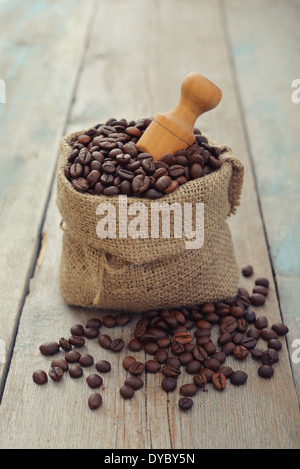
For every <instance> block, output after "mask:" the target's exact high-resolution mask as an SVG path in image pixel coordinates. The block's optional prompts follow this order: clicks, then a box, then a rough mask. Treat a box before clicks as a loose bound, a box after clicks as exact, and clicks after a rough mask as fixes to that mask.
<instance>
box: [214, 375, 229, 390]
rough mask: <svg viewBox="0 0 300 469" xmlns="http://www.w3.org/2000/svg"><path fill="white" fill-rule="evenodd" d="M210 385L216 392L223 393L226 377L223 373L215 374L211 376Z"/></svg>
mask: <svg viewBox="0 0 300 469" xmlns="http://www.w3.org/2000/svg"><path fill="white" fill-rule="evenodd" d="M211 380H212V383H213V385H214V387H215V388H216V389H217V390H218V391H223V389H225V387H226V376H225V375H223V373H220V372H219V373H215V374H214V375H212V378H211Z"/></svg>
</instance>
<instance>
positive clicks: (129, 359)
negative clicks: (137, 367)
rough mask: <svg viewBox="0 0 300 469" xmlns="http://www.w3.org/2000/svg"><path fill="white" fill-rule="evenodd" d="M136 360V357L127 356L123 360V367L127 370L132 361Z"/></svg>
mask: <svg viewBox="0 0 300 469" xmlns="http://www.w3.org/2000/svg"><path fill="white" fill-rule="evenodd" d="M135 362H136V359H135V358H134V357H132V356H130V355H129V356H127V357H125V358H124V360H123V362H122V365H123V368H124V369H125V370H128V368H129V366H130V365H131V363H135Z"/></svg>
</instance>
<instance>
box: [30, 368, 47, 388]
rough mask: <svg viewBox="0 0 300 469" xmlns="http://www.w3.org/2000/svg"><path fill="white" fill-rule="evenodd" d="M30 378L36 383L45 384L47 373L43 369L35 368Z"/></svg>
mask: <svg viewBox="0 0 300 469" xmlns="http://www.w3.org/2000/svg"><path fill="white" fill-rule="evenodd" d="M32 379H33V381H34V382H35V383H36V384H40V385H42V384H45V383H47V381H48V376H47V373H46V372H45V371H44V370H36V371H34V372H33V374H32Z"/></svg>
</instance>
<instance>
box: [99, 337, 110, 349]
mask: <svg viewBox="0 0 300 469" xmlns="http://www.w3.org/2000/svg"><path fill="white" fill-rule="evenodd" d="M111 342H112V340H111V338H110V337H109V335H106V334H101V335H99V337H98V344H99V345H100V346H101V347H102V348H105V349H107V350H110V347H111Z"/></svg>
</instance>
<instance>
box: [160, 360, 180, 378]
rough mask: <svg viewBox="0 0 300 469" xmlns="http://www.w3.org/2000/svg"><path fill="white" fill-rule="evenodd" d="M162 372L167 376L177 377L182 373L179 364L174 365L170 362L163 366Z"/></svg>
mask: <svg viewBox="0 0 300 469" xmlns="http://www.w3.org/2000/svg"><path fill="white" fill-rule="evenodd" d="M162 373H163V374H164V375H165V376H166V377H171V378H177V377H178V376H179V375H180V374H181V371H180V368H179V366H176V365H172V364H170V363H166V364H165V365H164V366H163V367H162Z"/></svg>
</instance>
